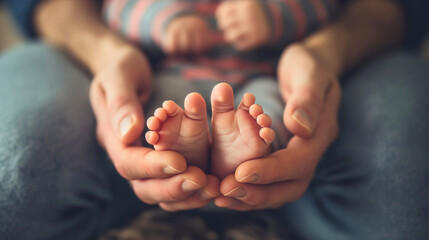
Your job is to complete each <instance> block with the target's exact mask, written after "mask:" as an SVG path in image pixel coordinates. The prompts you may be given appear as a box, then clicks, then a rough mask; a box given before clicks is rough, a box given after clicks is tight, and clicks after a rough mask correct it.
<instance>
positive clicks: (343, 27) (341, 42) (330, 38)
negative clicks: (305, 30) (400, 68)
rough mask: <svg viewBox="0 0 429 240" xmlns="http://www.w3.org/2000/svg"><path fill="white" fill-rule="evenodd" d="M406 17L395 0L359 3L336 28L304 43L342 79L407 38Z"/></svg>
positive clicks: (336, 24) (349, 6) (359, 0)
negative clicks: (405, 35)
mask: <svg viewBox="0 0 429 240" xmlns="http://www.w3.org/2000/svg"><path fill="white" fill-rule="evenodd" d="M404 25H405V24H404V16H403V13H402V10H401V8H400V6H399V5H398V4H397V3H395V2H394V1H393V0H392V1H391V0H358V1H354V2H353V3H351V4H349V5H348V6H347V7H346V9H345V10H344V12H343V14H342V15H341V16H340V17H339V19H338V20H337V21H336V22H334V23H333V24H331V25H329V26H327V27H325V28H324V29H322V30H320V31H318V32H316V33H315V34H313V35H311V36H309V37H308V38H307V39H305V40H304V42H303V43H304V44H305V45H306V46H307V47H308V48H309V49H310V50H312V51H313V53H314V54H315V55H316V56H318V57H319V58H320V59H321V60H322V62H324V63H325V64H326V67H328V68H329V69H331V70H332V71H333V72H334V73H336V74H337V75H341V74H342V73H343V72H345V71H346V70H347V69H349V68H350V67H352V66H354V65H356V64H357V63H359V62H361V61H362V60H364V59H366V58H368V57H370V56H371V55H374V54H377V53H380V52H381V51H383V50H386V49H388V48H392V47H394V46H397V45H398V44H399V43H400V42H401V40H402V37H403V32H404Z"/></svg>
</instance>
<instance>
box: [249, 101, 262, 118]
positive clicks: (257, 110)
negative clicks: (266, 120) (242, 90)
mask: <svg viewBox="0 0 429 240" xmlns="http://www.w3.org/2000/svg"><path fill="white" fill-rule="evenodd" d="M249 113H250V115H252V117H253V118H255V119H256V118H257V117H258V116H259V115H261V114H262V113H264V109H262V107H261V105H259V104H253V105H251V106H250V107H249Z"/></svg>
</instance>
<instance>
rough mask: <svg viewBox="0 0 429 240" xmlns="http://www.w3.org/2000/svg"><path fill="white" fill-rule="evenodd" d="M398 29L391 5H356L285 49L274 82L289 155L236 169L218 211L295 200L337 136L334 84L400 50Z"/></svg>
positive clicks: (399, 17) (397, 13)
mask: <svg viewBox="0 0 429 240" xmlns="http://www.w3.org/2000/svg"><path fill="white" fill-rule="evenodd" d="M377 9H383V11H379V10H377ZM362 16H364V17H362ZM403 26H404V19H403V13H402V11H401V9H400V8H399V7H398V6H397V5H396V3H394V2H393V1H387V0H386V1H371V0H361V1H355V2H354V3H352V4H350V5H349V6H347V7H346V9H345V11H344V13H343V15H342V16H341V17H340V18H339V19H338V20H337V22H335V23H333V24H331V25H329V26H327V27H325V28H324V29H321V30H320V31H318V32H316V33H315V34H313V35H311V36H309V37H308V38H306V39H305V40H304V41H302V42H301V43H295V44H292V45H291V46H289V47H287V48H286V49H285V50H284V52H283V54H282V56H281V59H280V63H279V66H278V76H279V84H280V90H281V93H282V95H283V97H284V99H285V100H286V101H287V102H288V104H287V107H286V109H285V112H284V122H285V124H286V126H287V127H288V129H289V130H290V131H291V132H292V133H294V134H295V136H294V137H292V139H291V140H290V142H289V144H288V147H287V148H286V149H283V150H279V151H277V152H274V153H272V154H271V155H269V156H268V157H266V158H262V159H255V160H250V161H247V162H245V163H243V164H241V165H240V166H238V168H237V170H236V171H235V174H232V175H229V176H227V177H226V178H224V179H223V180H222V182H221V186H220V188H221V193H222V194H223V196H221V197H218V198H217V199H216V200H215V203H216V204H217V205H218V206H221V207H226V208H230V209H235V210H254V209H263V208H276V207H280V206H282V205H283V204H285V203H287V202H291V201H295V200H297V199H299V198H300V197H301V196H302V195H303V194H304V193H305V191H306V189H307V187H308V185H309V183H310V182H311V179H312V176H313V175H314V171H315V168H316V166H317V163H318V161H319V160H320V159H321V157H322V156H323V153H324V152H325V151H326V149H327V147H328V146H329V145H330V144H331V143H332V142H333V140H334V139H335V138H336V136H337V134H338V120H337V113H338V105H339V102H340V95H341V91H340V87H339V82H338V76H340V75H341V74H342V73H344V72H345V71H346V70H347V69H349V68H350V67H352V66H354V65H356V64H357V63H359V62H361V61H363V60H364V59H366V58H368V57H370V56H372V55H374V54H376V53H378V52H381V51H383V50H385V49H387V48H391V47H393V46H395V45H397V44H399V43H400V41H401V38H402V31H403Z"/></svg>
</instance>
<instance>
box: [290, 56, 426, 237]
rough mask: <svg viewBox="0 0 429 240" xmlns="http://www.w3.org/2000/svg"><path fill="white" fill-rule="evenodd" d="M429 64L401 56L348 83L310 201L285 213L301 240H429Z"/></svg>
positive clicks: (354, 76)
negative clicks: (334, 134) (332, 140)
mask: <svg viewBox="0 0 429 240" xmlns="http://www.w3.org/2000/svg"><path fill="white" fill-rule="evenodd" d="M428 90H429V62H428V61H427V60H424V59H421V58H419V57H417V56H416V55H413V54H407V53H404V52H396V53H392V54H388V55H385V56H383V57H381V58H379V59H376V60H374V61H372V62H369V63H367V64H366V65H363V66H360V70H359V71H355V72H353V73H352V74H350V76H347V77H346V78H345V79H343V93H342V105H341V108H340V114H339V119H340V128H341V130H340V135H339V138H338V139H337V141H336V142H335V143H334V144H333V145H332V146H331V148H330V149H329V151H328V152H327V153H326V154H325V157H324V158H323V159H322V161H321V162H320V164H319V167H318V169H317V173H316V175H315V178H314V181H313V183H312V185H311V186H310V188H309V190H308V191H307V193H306V194H305V196H304V197H303V198H302V199H301V200H299V201H298V202H295V203H292V204H288V205H286V206H285V207H284V212H285V214H286V219H287V220H288V221H287V223H288V224H289V225H290V226H289V227H290V228H291V229H292V230H294V231H295V233H296V235H298V236H300V237H301V238H302V239H327V240H328V239H329V240H336V239H368V240H372V239H391V240H395V239H398V240H399V239H425V238H427V236H429V205H428V200H429V185H428V183H429V175H428V174H427V172H428V171H429V137H428V134H429V111H428V106H429V94H428Z"/></svg>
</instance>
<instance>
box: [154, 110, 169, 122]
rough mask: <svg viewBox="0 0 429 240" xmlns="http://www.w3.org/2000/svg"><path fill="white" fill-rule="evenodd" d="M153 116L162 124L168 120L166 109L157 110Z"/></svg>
mask: <svg viewBox="0 0 429 240" xmlns="http://www.w3.org/2000/svg"><path fill="white" fill-rule="evenodd" d="M153 115H154V116H155V117H157V118H158V119H159V120H160V121H161V122H165V121H166V120H167V118H168V115H167V111H166V110H165V109H164V108H157V109H156V110H155V113H154V114H153Z"/></svg>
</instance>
